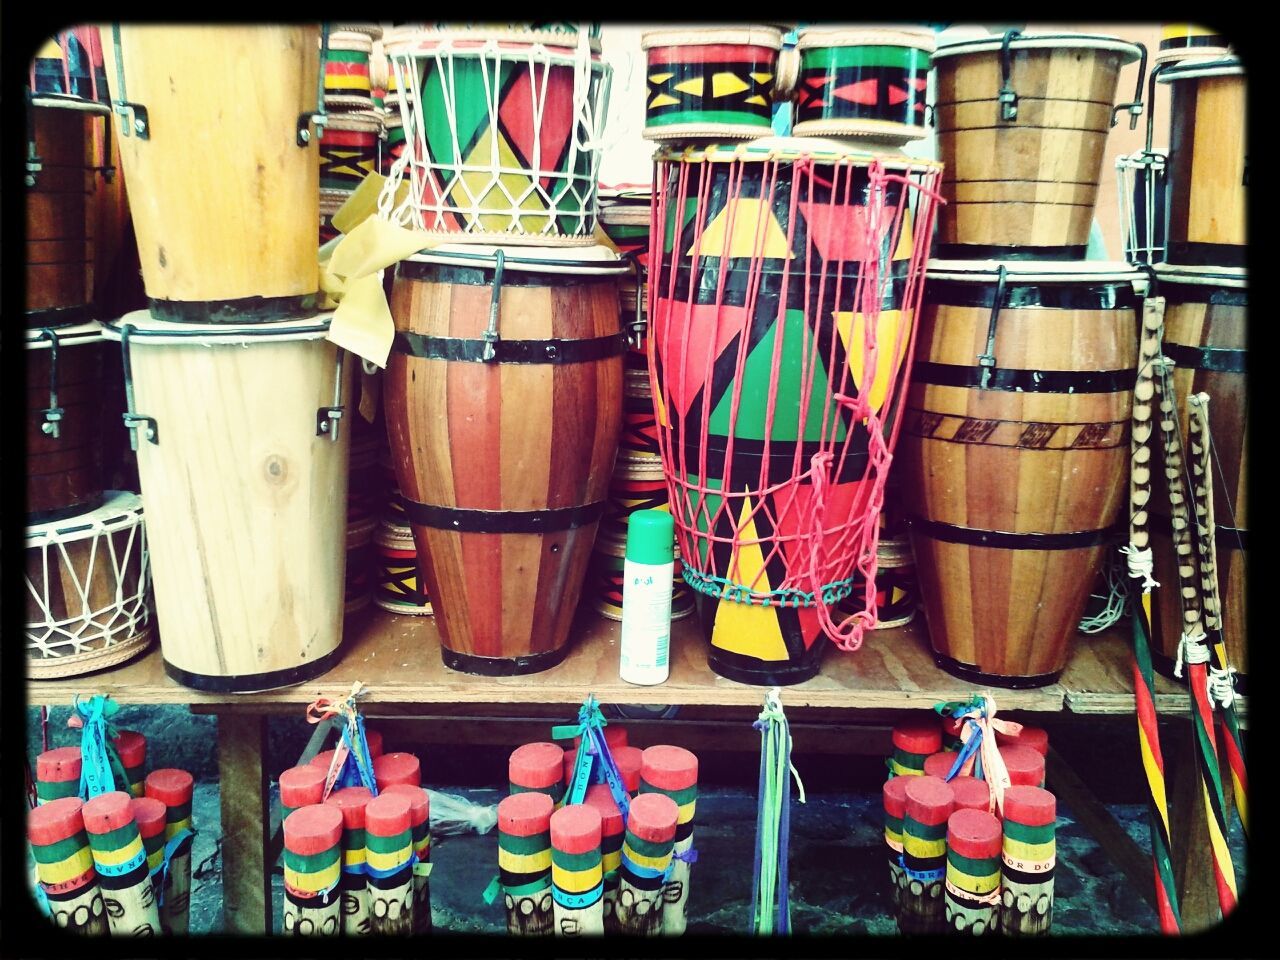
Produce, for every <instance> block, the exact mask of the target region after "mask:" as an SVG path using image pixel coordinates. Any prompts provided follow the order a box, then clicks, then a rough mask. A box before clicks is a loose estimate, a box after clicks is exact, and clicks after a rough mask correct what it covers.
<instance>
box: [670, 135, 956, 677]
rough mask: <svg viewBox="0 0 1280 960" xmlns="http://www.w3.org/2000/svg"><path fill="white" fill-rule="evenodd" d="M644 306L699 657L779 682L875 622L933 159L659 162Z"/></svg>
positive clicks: (820, 151)
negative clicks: (851, 612)
mask: <svg viewBox="0 0 1280 960" xmlns="http://www.w3.org/2000/svg"><path fill="white" fill-rule="evenodd" d="M657 160H658V169H657V173H656V180H655V183H656V184H657V187H658V194H657V198H658V199H657V207H656V209H655V215H654V228H653V234H652V236H653V240H652V251H653V252H652V256H653V257H654V261H655V264H656V266H655V270H654V274H653V276H652V278H651V280H650V294H649V297H650V299H649V308H650V315H651V317H652V318H653V327H652V333H651V335H650V362H651V365H652V375H653V380H654V384H655V389H654V400H655V405H656V408H657V417H658V425H659V433H658V435H659V441H660V444H661V450H662V461H663V468H664V470H665V472H666V476H667V483H668V487H669V488H670V491H671V512H672V514H673V516H674V518H675V521H676V534H677V540H678V542H679V546H680V555H681V557H682V558H683V560H684V579H685V581H686V582H687V583H688V584H689V585H690V586H691V587H692V588H693V589H694V590H695V591H696V592H697V604H698V608H699V616H700V619H701V622H702V626H703V629H704V633H705V635H706V637H707V639H708V641H709V643H710V648H711V649H710V655H709V658H708V663H709V665H710V667H711V669H712V670H714V671H715V672H716V673H719V674H720V675H722V676H726V677H729V678H730V679H734V680H740V681H744V682H748V683H762V684H783V683H797V682H800V681H802V680H805V679H808V678H809V677H812V676H813V675H815V674H816V673H817V672H818V669H819V667H820V664H821V655H822V653H823V648H824V645H825V643H826V639H824V638H827V637H830V638H831V639H834V640H837V641H838V642H839V643H841V644H842V645H843V646H845V647H846V648H847V649H856V648H857V645H858V644H859V643H860V642H861V635H862V630H863V629H865V627H866V626H867V625H869V624H870V623H872V622H874V618H875V610H874V596H870V595H869V594H871V590H870V587H865V588H864V590H865V592H864V596H863V600H864V602H863V604H860V605H859V612H858V614H857V615H856V617H855V618H854V619H853V620H852V621H849V620H846V621H845V622H843V623H840V624H837V623H836V622H835V621H834V620H833V616H834V611H832V610H831V609H830V608H831V607H833V606H835V605H836V604H837V603H839V601H840V600H842V599H843V598H844V597H846V596H848V595H849V594H850V593H851V591H852V589H853V577H854V574H855V571H856V570H858V571H861V573H862V575H863V578H864V580H866V581H870V580H873V579H874V573H875V553H876V534H877V526H878V525H877V522H876V520H877V517H878V515H879V512H880V506H881V498H882V495H883V476H884V472H885V471H886V470H887V467H888V459H889V456H890V454H891V451H892V447H893V444H894V442H895V439H896V436H895V434H896V429H895V428H894V427H893V426H892V425H893V424H894V423H895V422H896V421H897V420H898V404H899V403H900V399H901V396H900V394H901V389H900V385H901V383H902V382H904V380H905V376H906V374H905V372H904V371H903V369H902V366H903V361H904V359H905V357H906V356H907V354H908V350H907V347H908V344H909V342H910V340H911V337H912V332H913V329H914V316H915V309H916V305H917V304H918V302H919V295H920V288H921V282H922V280H923V257H924V256H925V254H926V253H927V250H928V245H929V240H930V236H931V233H930V231H931V223H932V217H933V201H934V198H935V196H936V194H934V193H933V192H932V191H933V190H934V188H935V187H936V183H937V180H938V177H939V176H940V167H939V165H938V164H936V163H935V162H932V161H913V160H910V159H909V158H906V157H901V156H898V155H894V154H877V153H872V152H859V151H855V150H851V149H850V148H848V147H846V146H844V145H842V144H839V143H836V142H834V141H823V140H801V139H796V138H776V139H775V138H768V139H762V140H757V141H754V142H752V143H748V144H741V145H738V146H736V147H729V148H726V147H714V146H713V147H707V148H706V149H705V150H685V151H683V152H675V151H671V150H663V151H660V152H659V154H658V157H657Z"/></svg>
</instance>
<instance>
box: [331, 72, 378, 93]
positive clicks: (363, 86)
mask: <svg viewBox="0 0 1280 960" xmlns="http://www.w3.org/2000/svg"><path fill="white" fill-rule="evenodd" d="M324 85H325V86H326V87H329V88H330V89H338V88H341V89H343V90H368V89H369V77H368V76H367V75H365V76H361V75H360V74H358V73H353V74H348V75H346V76H343V75H342V74H339V73H326V74H325V75H324Z"/></svg>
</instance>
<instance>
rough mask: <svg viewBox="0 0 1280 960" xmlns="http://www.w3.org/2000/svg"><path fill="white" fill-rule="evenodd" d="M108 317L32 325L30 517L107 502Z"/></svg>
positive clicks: (56, 515) (51, 516)
mask: <svg viewBox="0 0 1280 960" xmlns="http://www.w3.org/2000/svg"><path fill="white" fill-rule="evenodd" d="M102 350H103V347H102V324H100V323H98V322H97V321H92V322H89V323H83V324H78V325H76V326H73V327H59V328H58V329H47V328H46V329H42V330H28V331H27V335H26V356H27V410H26V421H27V427H26V434H27V520H28V522H29V523H43V522H46V521H50V520H60V519H62V518H65V517H70V516H75V515H77V514H82V513H84V512H85V511H87V510H92V509H94V508H95V507H97V506H99V505H100V504H101V503H102V492H103V487H104V485H105V482H106V478H105V476H104V474H103V464H102V431H103V429H104V427H105V424H104V422H103V420H102V416H101V414H102V403H103V399H102V365H103V353H102Z"/></svg>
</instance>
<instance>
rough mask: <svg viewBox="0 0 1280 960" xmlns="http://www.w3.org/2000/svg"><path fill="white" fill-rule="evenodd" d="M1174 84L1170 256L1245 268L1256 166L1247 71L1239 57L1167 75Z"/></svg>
mask: <svg viewBox="0 0 1280 960" xmlns="http://www.w3.org/2000/svg"><path fill="white" fill-rule="evenodd" d="M1157 80H1158V81H1159V82H1160V83H1162V84H1164V83H1167V84H1169V86H1170V88H1171V92H1170V95H1169V161H1168V168H1169V173H1168V176H1169V253H1168V256H1167V257H1166V258H1165V260H1166V262H1167V263H1171V264H1178V265H1182V266H1201V267H1204V266H1209V267H1233V268H1242V267H1244V266H1245V248H1246V244H1247V243H1248V236H1247V234H1246V232H1245V211H1246V209H1247V208H1248V186H1249V164H1248V144H1247V142H1246V138H1245V77H1244V68H1243V67H1242V66H1241V65H1240V61H1239V60H1237V59H1235V58H1234V57H1233V58H1231V59H1229V60H1215V61H1212V62H1208V63H1205V62H1201V61H1195V60H1192V61H1186V62H1182V63H1178V64H1176V65H1174V66H1172V67H1169V68H1168V69H1166V70H1162V71H1161V72H1160V74H1159V76H1158V77H1157Z"/></svg>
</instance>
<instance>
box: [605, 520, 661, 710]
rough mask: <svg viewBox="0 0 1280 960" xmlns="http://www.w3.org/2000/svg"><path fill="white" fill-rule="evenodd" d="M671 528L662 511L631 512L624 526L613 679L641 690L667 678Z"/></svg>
mask: <svg viewBox="0 0 1280 960" xmlns="http://www.w3.org/2000/svg"><path fill="white" fill-rule="evenodd" d="M674 564H675V524H674V522H673V521H672V519H671V514H669V513H667V512H666V511H664V510H637V511H636V512H635V513H633V514H631V518H630V520H629V521H628V523H627V556H626V560H625V561H624V565H623V578H624V579H623V584H622V642H621V644H620V646H621V648H622V658H621V665H620V668H619V670H618V674H619V676H621V677H622V679H623V680H625V681H626V682H627V683H636V684H643V685H646V686H649V685H652V684H656V683H662V682H663V681H665V680H666V679H667V677H668V676H669V675H670V672H671V667H670V662H669V659H670V649H671V581H672V572H673V569H674Z"/></svg>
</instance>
